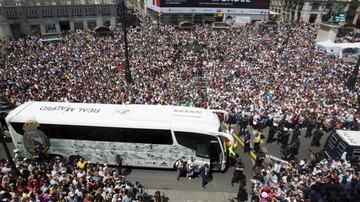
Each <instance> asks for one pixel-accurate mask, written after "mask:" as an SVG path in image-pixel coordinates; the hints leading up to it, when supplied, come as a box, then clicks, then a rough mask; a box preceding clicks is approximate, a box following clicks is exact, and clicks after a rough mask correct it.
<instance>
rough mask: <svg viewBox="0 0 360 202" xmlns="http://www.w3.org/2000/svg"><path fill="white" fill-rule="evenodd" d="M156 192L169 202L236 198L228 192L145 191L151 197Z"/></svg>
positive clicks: (210, 201)
mask: <svg viewBox="0 0 360 202" xmlns="http://www.w3.org/2000/svg"><path fill="white" fill-rule="evenodd" d="M156 191H160V193H161V195H164V196H165V201H171V202H173V201H174V202H229V201H231V200H230V199H232V198H234V197H236V193H229V192H213V191H211V192H210V191H206V190H204V191H186V190H157V189H146V192H147V193H148V194H151V195H153V194H154V193H155V192H156Z"/></svg>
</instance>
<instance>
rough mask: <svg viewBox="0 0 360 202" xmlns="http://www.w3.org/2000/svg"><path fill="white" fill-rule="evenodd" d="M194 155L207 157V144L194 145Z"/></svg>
mask: <svg viewBox="0 0 360 202" xmlns="http://www.w3.org/2000/svg"><path fill="white" fill-rule="evenodd" d="M196 156H198V157H202V158H209V150H208V147H207V145H205V144H198V145H196Z"/></svg>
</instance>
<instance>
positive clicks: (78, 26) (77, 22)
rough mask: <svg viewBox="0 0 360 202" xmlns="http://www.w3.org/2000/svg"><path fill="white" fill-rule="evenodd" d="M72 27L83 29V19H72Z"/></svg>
mask: <svg viewBox="0 0 360 202" xmlns="http://www.w3.org/2000/svg"><path fill="white" fill-rule="evenodd" d="M74 28H75V30H77V29H80V30H83V29H84V23H83V21H74Z"/></svg>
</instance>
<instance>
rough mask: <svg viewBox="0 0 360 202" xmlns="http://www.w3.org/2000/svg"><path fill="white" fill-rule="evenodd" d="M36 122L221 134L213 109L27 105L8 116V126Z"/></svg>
mask: <svg viewBox="0 0 360 202" xmlns="http://www.w3.org/2000/svg"><path fill="white" fill-rule="evenodd" d="M30 120H35V121H37V122H39V123H40V124H41V123H42V124H59V125H79V126H103V127H119V128H122V127H123V128H144V129H145V128H148V129H168V130H170V129H171V130H174V131H192V132H199V133H209V132H218V130H219V127H220V121H219V119H218V117H217V116H216V114H214V113H212V112H211V111H210V110H207V109H202V108H195V107H184V106H164V105H116V104H87V103H66V102H26V103H24V104H22V105H20V106H19V107H17V108H16V109H14V110H13V111H11V112H10V114H9V115H8V116H7V117H6V121H7V123H9V122H21V123H25V122H27V121H30Z"/></svg>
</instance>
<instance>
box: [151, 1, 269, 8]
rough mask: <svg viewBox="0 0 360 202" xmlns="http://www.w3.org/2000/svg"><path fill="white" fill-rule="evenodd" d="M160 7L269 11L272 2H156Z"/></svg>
mask: <svg viewBox="0 0 360 202" xmlns="http://www.w3.org/2000/svg"><path fill="white" fill-rule="evenodd" d="M154 1H157V2H159V1H160V5H159V7H177V8H184V7H193V8H204V7H206V8H254V9H269V6H270V0H154Z"/></svg>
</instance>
